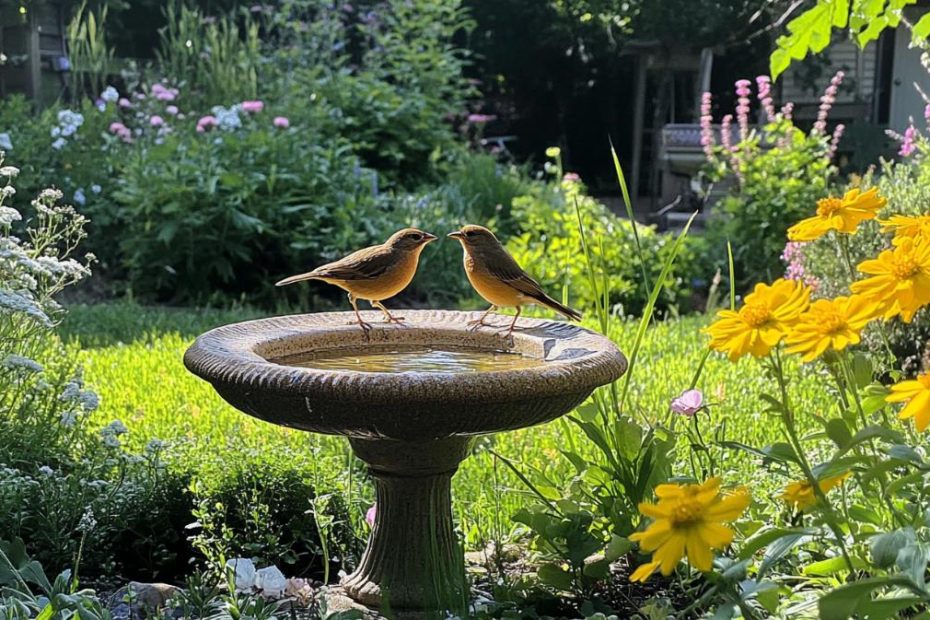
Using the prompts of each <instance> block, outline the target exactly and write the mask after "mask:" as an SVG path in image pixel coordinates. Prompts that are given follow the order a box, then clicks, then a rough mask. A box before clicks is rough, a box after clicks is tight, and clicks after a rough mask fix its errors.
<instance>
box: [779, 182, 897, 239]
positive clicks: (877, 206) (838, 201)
mask: <svg viewBox="0 0 930 620" xmlns="http://www.w3.org/2000/svg"><path fill="white" fill-rule="evenodd" d="M886 202H887V200H885V199H884V198H882V197H881V196H879V195H878V188H875V187H873V188H871V189H869V190H868V191H865V192H860V191H859V189H858V188H856V189H851V190H849V191H848V192H846V195H845V196H843V197H842V198H836V197H834V196H830V197H829V198H824V199H822V200H818V201H817V215H815V216H813V217H809V218H807V219H805V220H801V221H800V222H798V223H797V224H795V225H794V226H792V227H791V228H789V229H788V238H789V239H790V240H791V241H814V240H816V239H820V238H821V237H823V236H824V235H825V234H827V233H828V232H830V231H831V230H837V231H839V232H842V233H854V232H856V227H857V226H859V223H860V222H862V221H864V220H871V219H875V217H876V216H877V215H878V212H879V210H881V208H882V207H884V206H885V203H886Z"/></svg>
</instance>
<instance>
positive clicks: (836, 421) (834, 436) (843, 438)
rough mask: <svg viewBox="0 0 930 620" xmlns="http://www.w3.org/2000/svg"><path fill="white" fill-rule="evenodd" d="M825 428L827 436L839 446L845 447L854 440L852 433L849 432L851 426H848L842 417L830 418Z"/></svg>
mask: <svg viewBox="0 0 930 620" xmlns="http://www.w3.org/2000/svg"><path fill="white" fill-rule="evenodd" d="M824 430H825V431H826V433H827V437H829V438H830V440H831V441H833V443H835V444H836V446H837V447H838V448H843V447H845V446H846V445H847V444H849V442H851V441H852V433H850V432H849V427H848V426H846V421H845V420H843V419H842V418H833V419H832V420H828V421H827V423H826V424H825V425H824Z"/></svg>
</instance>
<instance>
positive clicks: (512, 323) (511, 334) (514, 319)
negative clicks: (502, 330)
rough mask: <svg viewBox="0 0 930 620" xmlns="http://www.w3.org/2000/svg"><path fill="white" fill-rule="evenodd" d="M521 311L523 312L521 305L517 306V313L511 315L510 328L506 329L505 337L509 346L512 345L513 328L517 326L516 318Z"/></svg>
mask: <svg viewBox="0 0 930 620" xmlns="http://www.w3.org/2000/svg"><path fill="white" fill-rule="evenodd" d="M521 312H523V306H517V313H516V314H515V315H513V320H512V321H511V322H510V328H509V329H508V330H507V339H508V340H509V341H510V346H513V328H514V327H516V326H517V319H519V318H520V313H521Z"/></svg>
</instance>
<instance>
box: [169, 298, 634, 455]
mask: <svg viewBox="0 0 930 620" xmlns="http://www.w3.org/2000/svg"><path fill="white" fill-rule="evenodd" d="M377 316H379V314H376V313H371V314H370V315H368V314H366V317H365V318H366V320H371V322H372V324H373V325H374V326H375V327H374V329H373V330H371V332H370V337H369V338H368V339H366V336H365V334H364V333H363V332H362V330H360V329H359V328H358V327H357V325H353V321H354V320H355V319H354V315H353V314H352V313H351V312H324V313H314V314H297V315H287V316H280V317H271V318H265V319H256V320H251V321H244V322H241V323H233V324H230V325H225V326H223V327H218V328H216V329H213V330H211V331H208V332H206V333H204V334H203V335H201V336H200V337H198V338H197V339H196V341H195V342H194V344H193V345H191V347H190V348H189V349H188V351H187V352H186V353H185V356H184V363H185V365H186V366H187V368H188V369H189V370H190V371H191V372H193V373H194V374H196V375H198V376H200V377H201V378H203V379H206V380H207V381H209V382H210V383H212V384H213V386H214V388H216V389H217V391H219V393H220V394H221V395H222V396H223V397H224V398H225V399H226V400H227V401H229V402H230V403H231V404H233V405H234V406H236V407H237V408H239V409H242V410H244V411H246V412H247V413H249V414H251V415H253V416H255V417H258V418H261V419H265V420H267V421H269V422H273V423H277V424H283V425H285V426H292V427H297V428H302V429H304V430H309V431H314V432H322V433H327V434H335V435H348V436H356V437H372V436H381V437H385V438H395V439H400V440H409V439H414V438H422V439H427V438H438V437H441V436H450V435H455V434H467V435H473V434H483V433H493V432H499V431H503V430H512V429H516V428H520V427H522V426H530V425H534V424H538V423H541V422H545V421H548V420H549V419H552V417H555V416H552V415H547V416H543V415H542V409H546V408H545V407H541V406H539V407H532V406H526V405H525V404H524V403H532V402H535V401H543V400H545V399H551V398H557V399H564V398H565V397H566V396H567V395H573V394H574V395H578V396H579V397H580V398H581V400H583V398H584V397H587V395H588V394H590V392H591V391H592V390H593V389H594V388H596V387H598V386H600V385H605V384H607V383H610V382H612V381H614V380H616V379H617V378H619V377H620V376H621V375H622V374H623V373H624V372H625V371H626V367H627V361H626V358H625V357H624V356H623V354H622V353H621V352H620V350H619V349H618V348H617V347H616V345H615V344H614V343H613V342H612V341H610V340H609V339H608V338H606V337H604V336H602V335H601V334H598V333H595V332H593V331H591V330H588V329H586V328H583V327H579V326H576V325H571V324H568V323H563V322H560V321H552V320H544V319H521V320H520V322H519V324H518V325H519V327H518V330H517V331H516V332H514V335H513V346H512V347H510V350H512V351H513V352H516V353H520V354H522V355H525V356H528V357H532V358H536V359H538V360H540V361H542V362H544V363H542V364H540V365H538V366H532V367H528V368H520V369H512V370H492V371H477V372H470V373H415V372H404V373H385V372H368V371H346V370H328V369H316V368H307V367H296V366H289V365H284V364H281V363H276V362H275V361H273V360H276V359H282V358H286V357H288V356H290V355H294V354H298V353H302V352H307V351H313V350H317V349H320V348H323V349H327V350H330V349H341V348H344V349H346V350H351V351H357V350H359V349H364V348H365V347H371V346H376V345H377V346H385V345H386V346H411V345H419V346H433V347H437V348H441V347H443V346H449V347H452V346H454V347H459V348H464V349H475V350H485V351H495V350H498V351H499V350H501V349H502V348H505V347H504V344H505V342H506V341H505V340H504V339H503V337H502V336H501V335H500V333H499V331H497V330H492V329H489V328H481V329H479V330H469V329H468V322H469V321H472V320H474V319H476V318H477V317H478V316H480V314H479V313H477V312H460V311H446V310H407V311H404V316H405V318H406V321H405V323H404V324H403V325H400V326H398V325H385V324H381V323H378V322H377V319H376V317H377ZM507 320H508V321H509V317H508V318H507ZM508 344H509V343H508ZM276 399H279V400H280V399H289V400H290V401H291V406H290V409H292V410H293V409H295V408H297V407H299V408H301V409H306V411H303V412H300V411H291V412H290V414H288V413H287V411H286V410H285V409H286V407H282V404H283V403H280V402H279V403H277V404H275V403H274V402H272V401H274V400H276ZM295 399H296V400H297V402H296V405H295V403H294V401H295ZM466 401H467V403H468V405H469V406H470V407H475V406H480V405H488V404H497V405H501V407H491V408H490V409H489V408H487V407H486V408H485V411H487V412H488V414H489V416H488V419H486V420H483V421H482V420H481V419H480V418H481V416H462V415H460V414H461V413H462V407H461V405H462V404H463V403H465V402H466ZM337 402H338V403H339V407H340V409H339V411H340V412H341V413H339V415H338V418H339V419H338V420H337V419H336V418H335V417H334V416H333V415H329V416H326V415H323V414H325V413H326V411H327V409H328V407H329V404H330V403H333V404H335V403H337ZM507 403H512V406H510V407H504V406H503V405H505V404H507ZM304 404H306V407H304ZM365 405H375V406H374V407H371V408H370V410H368V411H367V413H368V415H369V417H370V418H371V419H370V420H361V419H358V418H359V417H360V416H361V415H362V414H363V412H362V410H361V409H362V408H363V407H364V406H365ZM495 408H499V409H500V410H501V411H500V412H498V413H501V412H503V413H504V414H506V415H503V416H502V417H501V416H500V415H499V416H498V417H497V418H492V417H491V416H490V414H491V413H493V412H494V410H495ZM356 409H357V410H358V411H356ZM398 410H403V411H405V412H407V413H412V414H414V415H413V416H408V420H407V421H406V422H403V421H401V420H399V419H398V418H396V416H395V417H394V418H391V419H387V417H388V415H389V414H390V412H392V411H393V412H395V413H396V412H397V411H398ZM308 412H309V413H308ZM301 413H303V415H301ZM563 413H564V411H563ZM427 415H429V416H430V417H429V418H427V417H426V416H427ZM379 417H384V418H385V419H383V420H378V418H379ZM318 418H319V419H318ZM410 418H412V419H410ZM419 418H422V419H419ZM369 422H370V423H369ZM340 424H342V425H343V426H344V427H345V428H339V427H338V426H339V425H340ZM414 424H419V425H420V426H422V425H423V424H428V425H430V426H432V427H433V432H425V431H424V432H422V433H417V432H414V431H415V430H416V429H414V428H412V426H413V425H414ZM401 427H404V428H401ZM416 434H420V435H423V436H422V437H413V435H416ZM426 435H432V436H431V437H426Z"/></svg>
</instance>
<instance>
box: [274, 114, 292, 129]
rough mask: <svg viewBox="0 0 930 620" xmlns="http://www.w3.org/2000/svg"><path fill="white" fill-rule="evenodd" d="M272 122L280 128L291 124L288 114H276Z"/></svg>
mask: <svg viewBox="0 0 930 620" xmlns="http://www.w3.org/2000/svg"><path fill="white" fill-rule="evenodd" d="M271 124H272V125H274V126H275V127H277V128H278V129H287V128H288V127H290V126H291V121H289V120H288V119H287V117H286V116H275V117H274V120H273V121H271Z"/></svg>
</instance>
